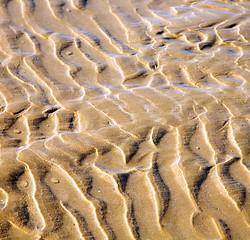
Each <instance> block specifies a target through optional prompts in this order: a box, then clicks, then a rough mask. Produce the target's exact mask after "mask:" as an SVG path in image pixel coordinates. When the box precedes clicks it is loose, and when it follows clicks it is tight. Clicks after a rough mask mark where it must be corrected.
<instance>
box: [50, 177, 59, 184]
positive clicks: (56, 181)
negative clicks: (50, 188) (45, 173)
mask: <svg viewBox="0 0 250 240" xmlns="http://www.w3.org/2000/svg"><path fill="white" fill-rule="evenodd" d="M50 181H51V182H52V183H59V180H58V179H57V178H51V179H50Z"/></svg>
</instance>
